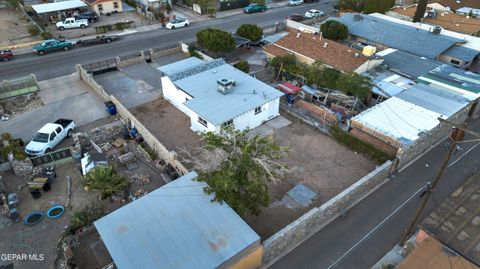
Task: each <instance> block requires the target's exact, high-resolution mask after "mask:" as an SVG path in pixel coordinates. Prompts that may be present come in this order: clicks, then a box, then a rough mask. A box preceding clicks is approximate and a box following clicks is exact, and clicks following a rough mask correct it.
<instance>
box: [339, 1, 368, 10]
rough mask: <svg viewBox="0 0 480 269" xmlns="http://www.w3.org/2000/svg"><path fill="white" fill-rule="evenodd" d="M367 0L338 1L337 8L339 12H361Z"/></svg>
mask: <svg viewBox="0 0 480 269" xmlns="http://www.w3.org/2000/svg"><path fill="white" fill-rule="evenodd" d="M364 2H365V0H338V1H337V3H336V4H335V8H337V9H339V10H353V11H357V12H360V11H362V10H363V8H364V5H365V3H364Z"/></svg>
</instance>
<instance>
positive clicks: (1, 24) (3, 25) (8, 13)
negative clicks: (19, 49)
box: [0, 8, 41, 48]
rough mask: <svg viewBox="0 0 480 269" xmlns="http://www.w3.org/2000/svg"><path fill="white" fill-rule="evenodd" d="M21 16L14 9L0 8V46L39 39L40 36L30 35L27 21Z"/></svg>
mask: <svg viewBox="0 0 480 269" xmlns="http://www.w3.org/2000/svg"><path fill="white" fill-rule="evenodd" d="M22 16H23V15H22V14H21V13H19V12H17V11H15V10H14V9H7V8H4V9H0V48H1V47H6V46H9V45H15V44H21V43H27V42H33V41H36V40H41V38H40V37H32V36H30V33H28V28H27V27H28V23H27V21H25V20H23V19H21V18H22Z"/></svg>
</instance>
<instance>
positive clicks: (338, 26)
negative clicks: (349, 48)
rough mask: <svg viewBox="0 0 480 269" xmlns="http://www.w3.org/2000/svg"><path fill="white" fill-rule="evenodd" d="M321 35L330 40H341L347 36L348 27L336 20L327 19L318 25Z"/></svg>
mask: <svg viewBox="0 0 480 269" xmlns="http://www.w3.org/2000/svg"><path fill="white" fill-rule="evenodd" d="M320 29H321V31H322V35H323V37H325V38H328V39H332V40H343V39H345V38H347V36H348V27H347V26H346V25H345V24H343V23H341V22H338V21H327V22H325V23H324V24H322V25H321V26H320Z"/></svg>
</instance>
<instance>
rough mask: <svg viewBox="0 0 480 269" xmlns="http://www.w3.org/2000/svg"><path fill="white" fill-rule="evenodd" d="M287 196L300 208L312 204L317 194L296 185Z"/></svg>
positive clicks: (303, 186) (305, 187) (301, 185)
mask: <svg viewBox="0 0 480 269" xmlns="http://www.w3.org/2000/svg"><path fill="white" fill-rule="evenodd" d="M287 195H288V196H289V197H290V198H292V199H293V200H294V201H295V202H297V203H299V204H300V205H302V206H308V205H310V204H311V203H312V202H313V199H315V197H316V196H317V193H316V192H314V191H312V190H311V189H310V188H308V187H307V186H305V185H303V184H302V183H300V184H297V185H296V186H295V187H293V188H292V189H291V190H289V191H288V192H287Z"/></svg>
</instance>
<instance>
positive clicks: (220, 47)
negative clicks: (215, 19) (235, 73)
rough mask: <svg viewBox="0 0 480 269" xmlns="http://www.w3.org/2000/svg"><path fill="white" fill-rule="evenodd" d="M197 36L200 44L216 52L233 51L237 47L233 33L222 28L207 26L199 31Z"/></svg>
mask: <svg viewBox="0 0 480 269" xmlns="http://www.w3.org/2000/svg"><path fill="white" fill-rule="evenodd" d="M196 37H197V43H198V45H200V46H201V47H203V48H205V49H207V50H209V51H211V52H214V53H217V52H231V51H232V50H234V49H235V40H234V39H233V37H232V35H231V34H230V33H228V32H225V31H222V30H220V29H215V28H207V29H204V30H201V31H199V32H197V34H196Z"/></svg>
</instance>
